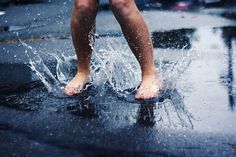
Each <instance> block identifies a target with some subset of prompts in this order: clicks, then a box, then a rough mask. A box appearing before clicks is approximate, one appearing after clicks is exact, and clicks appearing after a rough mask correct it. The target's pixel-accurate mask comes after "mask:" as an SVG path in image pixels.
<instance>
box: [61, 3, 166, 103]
mask: <svg viewBox="0 0 236 157" xmlns="http://www.w3.org/2000/svg"><path fill="white" fill-rule="evenodd" d="M109 3H110V6H111V9H112V11H113V14H114V15H115V17H116V19H117V21H118V22H119V24H120V26H121V29H122V31H123V34H124V36H125V38H126V40H127V42H128V44H129V46H130V48H131V50H132V52H133V53H134V55H135V57H136V58H137V60H138V62H139V64H140V67H141V71H142V82H141V85H140V87H139V89H138V90H137V93H136V96H135V97H136V99H149V98H152V97H155V96H157V94H158V91H159V89H160V88H161V84H162V82H161V80H159V77H158V72H157V70H156V67H155V65H154V59H153V45H152V41H151V38H150V35H149V31H148V28H147V25H146V23H145V21H144V19H143V17H142V16H141V14H140V12H139V10H138V8H137V6H136V4H135V0H109ZM98 5H99V0H75V4H74V9H73V14H72V18H71V32H72V39H73V44H74V47H75V50H76V54H77V59H78V67H77V74H76V75H75V77H74V78H73V79H72V80H71V81H70V82H69V83H68V84H67V86H66V87H65V93H66V94H67V95H73V94H78V93H80V91H81V90H82V89H83V87H84V85H85V83H86V81H87V79H88V75H89V72H90V59H91V53H92V49H91V46H90V42H89V33H90V32H91V30H95V19H96V15H97V8H98Z"/></svg>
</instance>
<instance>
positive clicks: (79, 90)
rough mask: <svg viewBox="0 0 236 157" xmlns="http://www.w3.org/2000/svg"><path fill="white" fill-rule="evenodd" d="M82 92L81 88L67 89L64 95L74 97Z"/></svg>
mask: <svg viewBox="0 0 236 157" xmlns="http://www.w3.org/2000/svg"><path fill="white" fill-rule="evenodd" d="M80 92H81V86H78V87H65V90H64V93H65V94H66V95H69V96H72V95H75V94H79V93H80Z"/></svg>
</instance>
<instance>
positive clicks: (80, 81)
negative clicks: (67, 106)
mask: <svg viewBox="0 0 236 157" xmlns="http://www.w3.org/2000/svg"><path fill="white" fill-rule="evenodd" d="M88 74H89V73H87V72H77V74H76V75H75V77H74V78H73V79H72V80H71V81H70V82H69V83H68V84H67V85H66V86H65V90H64V93H65V94H66V95H69V96H72V95H75V94H79V93H80V92H81V90H83V88H84V86H85V84H86V82H87V80H88Z"/></svg>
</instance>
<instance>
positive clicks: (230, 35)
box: [222, 27, 236, 110]
mask: <svg viewBox="0 0 236 157" xmlns="http://www.w3.org/2000/svg"><path fill="white" fill-rule="evenodd" d="M222 37H223V39H224V41H225V45H226V47H227V49H228V52H227V54H228V59H227V60H228V62H227V63H228V66H227V67H228V74H227V76H226V78H227V82H226V83H227V84H226V85H227V88H228V90H227V91H228V98H229V107H230V108H231V110H233V109H234V107H235V97H236V94H235V93H234V92H235V90H234V89H233V87H234V72H233V70H234V66H233V64H234V62H233V46H232V44H233V39H234V40H235V39H236V31H235V28H234V27H233V28H232V27H228V28H223V33H222Z"/></svg>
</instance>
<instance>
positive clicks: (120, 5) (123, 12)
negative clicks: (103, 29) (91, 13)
mask: <svg viewBox="0 0 236 157" xmlns="http://www.w3.org/2000/svg"><path fill="white" fill-rule="evenodd" d="M134 4H135V3H134V2H133V0H110V6H111V9H112V11H113V12H114V14H116V15H120V16H128V15H129V14H131V12H132V6H133V5H134Z"/></svg>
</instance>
